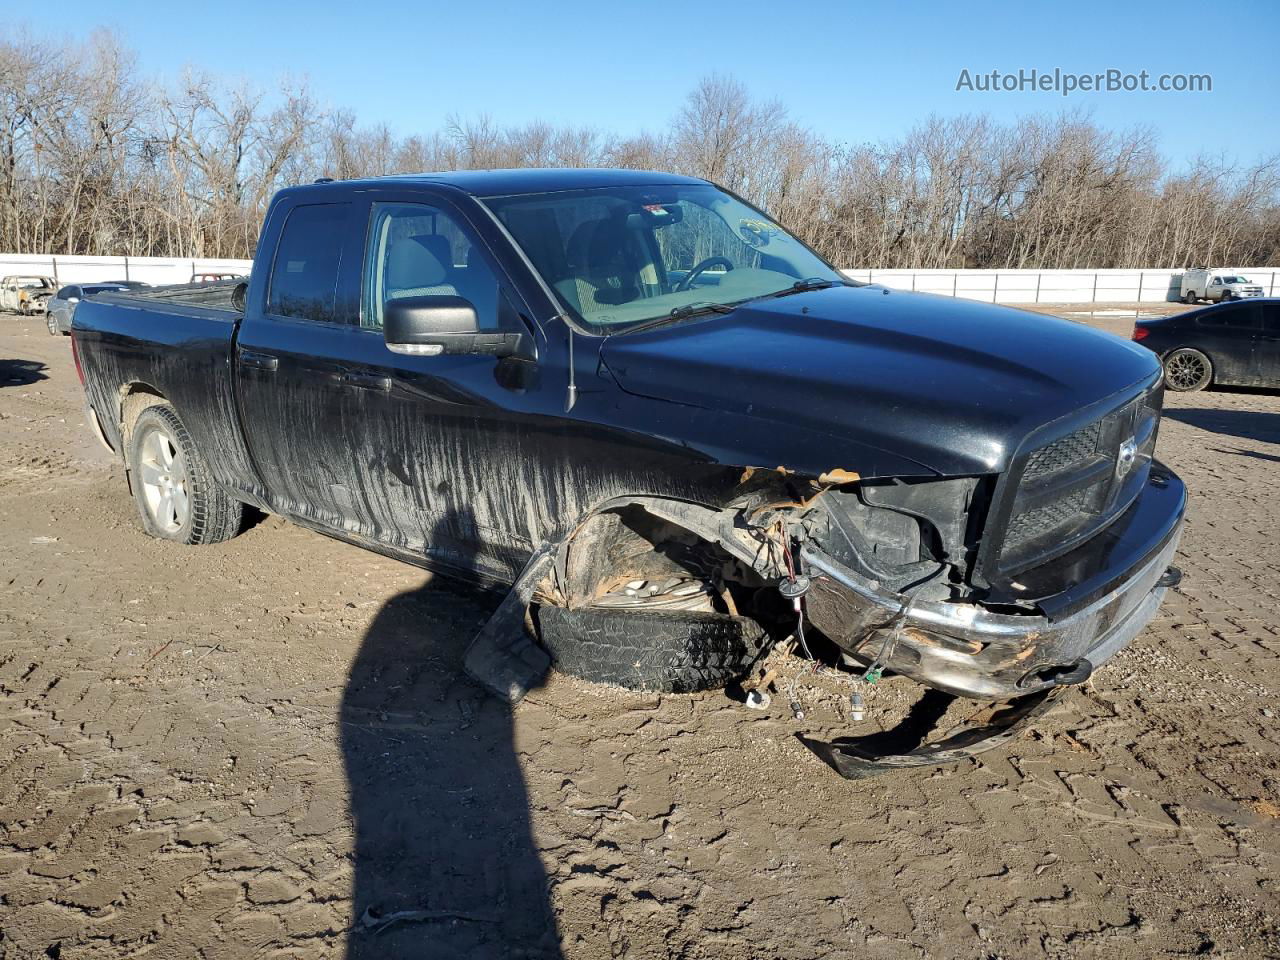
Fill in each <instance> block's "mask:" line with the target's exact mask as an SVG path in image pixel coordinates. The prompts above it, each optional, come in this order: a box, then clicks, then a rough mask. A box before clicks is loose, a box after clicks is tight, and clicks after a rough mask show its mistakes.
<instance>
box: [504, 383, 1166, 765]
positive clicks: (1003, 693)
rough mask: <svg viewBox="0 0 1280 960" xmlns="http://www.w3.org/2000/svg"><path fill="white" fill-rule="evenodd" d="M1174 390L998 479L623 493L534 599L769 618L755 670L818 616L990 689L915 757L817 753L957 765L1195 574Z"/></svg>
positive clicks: (1051, 433)
mask: <svg viewBox="0 0 1280 960" xmlns="http://www.w3.org/2000/svg"><path fill="white" fill-rule="evenodd" d="M1160 400H1161V397H1160V392H1159V388H1158V387H1156V386H1150V385H1149V386H1148V387H1147V388H1146V389H1144V390H1143V391H1142V392H1141V393H1139V394H1138V395H1136V396H1132V397H1130V398H1129V399H1127V400H1125V401H1124V402H1123V403H1120V404H1119V405H1118V406H1114V407H1113V408H1111V409H1108V410H1105V411H1104V412H1102V413H1101V415H1098V416H1093V417H1092V418H1090V419H1088V420H1087V422H1085V423H1083V424H1081V423H1078V422H1070V423H1067V424H1065V425H1063V424H1059V425H1057V426H1055V427H1054V428H1053V429H1051V430H1048V431H1044V432H1039V433H1037V434H1034V435H1033V436H1032V437H1030V438H1029V439H1028V441H1027V442H1026V443H1025V444H1024V445H1023V446H1022V447H1021V448H1020V449H1019V450H1018V451H1016V453H1015V454H1014V455H1013V456H1012V458H1011V459H1010V461H1009V466H1008V467H1007V469H1006V470H1004V471H1002V472H1001V473H999V474H996V475H975V476H966V477H950V478H947V477H943V478H920V477H908V478H894V477H862V476H860V475H859V474H858V473H857V472H856V471H855V470H853V469H851V468H848V467H844V468H832V469H830V470H827V471H824V472H821V473H818V474H816V475H805V474H803V473H798V472H792V471H790V470H788V469H786V468H785V467H779V468H776V469H758V468H747V469H745V470H744V471H743V473H742V476H741V478H740V480H739V484H738V490H737V496H736V497H735V499H734V501H733V502H732V503H730V504H727V505H726V506H724V507H721V508H719V509H716V508H711V507H708V506H705V505H699V504H694V503H687V502H682V501H678V500H671V499H664V498H661V497H639V496H638V497H627V498H621V499H619V500H616V501H613V502H611V503H609V504H606V505H604V506H603V507H602V508H601V509H599V510H598V511H596V512H594V513H593V514H592V515H591V516H590V517H588V518H587V519H586V520H585V521H584V522H582V523H581V524H580V525H579V526H578V527H577V528H576V529H575V530H574V531H573V532H572V534H571V535H570V536H568V537H566V538H565V540H564V541H563V542H562V543H561V544H559V545H558V546H557V547H556V548H555V549H551V550H548V551H547V552H546V553H545V556H543V557H542V558H541V561H540V562H541V566H540V568H539V569H538V571H537V576H536V577H534V578H533V582H532V583H531V586H530V588H529V589H528V591H527V596H526V601H527V602H530V603H532V605H533V608H534V611H535V613H534V616H533V619H534V620H535V622H536V621H537V620H538V619H539V616H540V617H541V619H542V621H543V622H547V621H548V617H549V613H548V611H550V615H553V616H554V617H556V618H558V619H557V620H556V623H558V624H560V622H561V620H563V619H564V618H570V620H569V621H568V623H569V628H570V629H573V628H574V624H575V623H576V624H577V629H578V632H579V634H581V633H582V632H583V631H584V630H587V631H588V632H589V630H599V629H602V626H601V625H602V624H604V625H605V626H606V627H607V625H608V624H609V623H618V624H620V625H619V627H618V629H619V630H622V631H626V630H636V629H639V631H640V634H641V635H643V633H644V629H643V628H645V627H646V625H647V624H649V623H651V622H653V621H654V620H655V619H657V620H660V619H661V618H662V617H666V618H668V620H670V619H671V618H675V619H679V618H680V617H685V618H686V619H687V621H688V622H689V623H693V624H700V623H710V622H712V621H713V620H714V619H715V618H719V622H721V624H722V627H723V625H724V624H732V623H738V622H742V623H756V624H759V625H760V629H759V631H758V632H757V636H756V637H755V641H754V645H748V646H745V647H743V648H742V650H741V657H742V659H741V660H740V661H739V662H738V663H737V666H738V667H739V668H741V667H742V666H743V665H744V664H746V663H748V662H752V658H753V657H756V656H759V655H762V654H763V652H765V651H767V649H768V646H769V645H770V644H771V643H774V642H779V641H781V640H783V639H785V638H787V637H789V636H790V637H795V636H796V635H797V634H798V635H799V636H800V637H801V638H802V639H803V637H804V630H805V629H806V627H807V628H808V629H809V630H810V637H811V638H813V637H815V636H821V637H825V638H826V639H827V640H829V641H830V643H831V646H830V647H826V648H825V649H827V650H829V651H831V652H832V654H833V655H834V656H835V658H836V659H837V660H838V661H839V663H837V664H833V665H836V666H840V667H842V668H844V669H846V670H849V671H851V672H853V674H854V675H855V677H861V678H862V679H863V680H870V681H872V682H874V680H876V679H878V677H879V676H880V675H881V674H882V673H886V672H890V673H894V674H898V675H901V676H905V677H908V678H910V679H912V680H915V681H917V682H919V683H920V684H922V685H924V686H925V687H928V688H932V689H935V690H938V691H942V692H943V693H945V694H950V695H953V696H956V697H962V698H969V699H973V700H976V701H982V702H983V706H982V709H980V710H979V711H977V712H976V713H975V716H974V717H972V718H971V719H970V720H969V721H967V722H966V723H964V724H962V725H961V726H960V727H957V728H955V729H953V730H950V731H946V732H943V733H941V734H940V735H938V736H935V737H934V738H932V739H931V741H930V742H928V743H926V744H924V745H923V746H920V747H918V748H917V749H915V750H912V751H910V752H908V753H905V754H891V755H886V754H883V753H880V752H876V751H872V750H869V749H867V748H865V747H864V746H863V745H862V744H861V743H860V741H859V740H858V739H856V738H854V739H843V740H837V741H835V742H831V743H820V742H815V741H810V740H805V739H804V738H801V739H802V740H804V742H805V744H806V745H807V746H808V747H809V748H810V749H812V750H813V752H814V753H816V754H817V755H818V756H819V757H821V758H822V759H823V760H824V761H826V762H827V763H828V764H830V765H831V766H832V767H833V768H834V769H835V770H836V771H838V772H839V773H840V774H841V775H842V776H844V777H847V778H860V777H865V776H871V775H875V774H879V773H884V772H887V771H891V770H897V769H902V768H906V767H911V766H920V765H933V764H939V763H948V762H954V761H957V760H959V759H961V758H963V757H967V756H971V755H973V754H976V753H978V752H981V751H983V750H987V749H990V748H992V747H997V746H1000V745H1001V744H1003V743H1005V742H1007V741H1008V740H1009V739H1010V738H1011V737H1013V736H1014V735H1016V733H1017V732H1018V731H1019V730H1020V729H1022V728H1023V727H1024V726H1025V725H1027V724H1028V723H1030V722H1031V721H1032V720H1034V719H1035V718H1036V717H1038V716H1040V715H1041V714H1042V713H1043V712H1044V710H1045V709H1047V708H1048V707H1049V706H1050V705H1051V704H1052V703H1053V700H1054V698H1055V696H1056V694H1057V693H1059V692H1060V691H1061V690H1062V689H1063V688H1065V687H1069V686H1071V685H1076V684H1080V683H1083V682H1084V681H1086V680H1087V679H1089V677H1090V676H1091V675H1092V674H1093V672H1094V671H1095V670H1096V669H1097V668H1098V667H1100V666H1101V665H1102V664H1104V663H1105V662H1106V661H1107V660H1108V659H1109V658H1110V657H1112V656H1113V655H1114V654H1115V653H1116V652H1117V651H1119V650H1120V649H1122V648H1123V647H1124V646H1125V645H1126V644H1127V643H1129V641H1130V640H1132V639H1133V638H1134V637H1135V636H1136V635H1137V634H1138V633H1139V632H1140V631H1141V630H1142V629H1143V627H1144V626H1145V625H1146V624H1147V623H1148V622H1149V621H1150V619H1151V618H1152V617H1153V616H1154V614H1155V612H1156V610H1157V608H1158V607H1159V605H1160V602H1161V600H1162V598H1163V596H1164V593H1165V591H1166V590H1167V589H1168V588H1169V587H1170V586H1172V585H1174V584H1175V583H1177V581H1178V579H1179V576H1180V575H1179V574H1178V572H1177V570H1176V568H1174V567H1173V566H1172V561H1173V559H1174V553H1175V551H1176V549H1177V544H1178V535H1179V533H1180V528H1181V520H1182V515H1183V511H1184V507H1185V501H1186V496H1185V491H1184V489H1183V486H1182V484H1181V481H1180V480H1179V479H1178V478H1177V477H1176V475H1174V474H1173V473H1172V472H1171V471H1169V470H1168V469H1167V468H1165V467H1164V466H1163V465H1162V464H1160V463H1159V462H1158V461H1155V460H1154V459H1153V456H1152V454H1153V451H1154V446H1155V439H1156V432H1157V425H1158V419H1159V409H1160ZM521 609H523V608H521ZM539 611H540V614H539ZM574 617H578V618H587V619H579V620H576V621H574V620H572V618H574ZM583 624H589V627H583ZM561 626H563V624H561ZM717 629H721V628H717ZM724 629H728V628H727V627H724ZM741 635H742V636H744V637H745V632H744V633H742V634H741ZM717 636H721V634H717ZM543 641H544V644H546V637H545V635H544V636H543ZM549 646H550V648H551V651H552V655H553V659H557V663H558V665H559V662H558V658H556V657H555V654H556V650H555V647H554V644H551V645H549ZM570 672H574V671H573V669H572V668H571V669H570ZM606 679H611V680H614V682H623V683H625V682H626V678H625V677H621V678H619V677H606ZM642 686H643V684H642ZM665 689H677V690H678V689H681V688H679V687H666V688H665Z"/></svg>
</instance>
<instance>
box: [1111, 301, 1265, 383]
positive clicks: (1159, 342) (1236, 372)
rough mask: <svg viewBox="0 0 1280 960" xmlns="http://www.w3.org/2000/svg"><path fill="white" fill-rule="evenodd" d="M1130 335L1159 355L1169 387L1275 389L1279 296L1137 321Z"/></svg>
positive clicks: (1165, 380)
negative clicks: (1212, 386)
mask: <svg viewBox="0 0 1280 960" xmlns="http://www.w3.org/2000/svg"><path fill="white" fill-rule="evenodd" d="M1133 339H1134V340H1135V341H1136V342H1137V343H1140V344H1142V346H1144V347H1146V348H1147V349H1149V350H1151V351H1153V352H1155V353H1156V354H1158V355H1159V357H1160V359H1161V360H1162V361H1163V362H1164V382H1165V385H1166V386H1167V387H1168V388H1169V389H1170V390H1178V391H1190V390H1203V389H1204V388H1205V387H1207V386H1209V385H1210V384H1217V385H1219V386H1228V385H1229V386H1246V387H1280V299H1261V300H1246V301H1244V302H1239V303H1223V304H1218V305H1215V306H1212V307H1203V308H1201V309H1199V310H1190V311H1188V312H1186V313H1179V314H1177V315H1175V316H1172V317H1152V318H1150V319H1146V320H1139V321H1138V322H1137V324H1136V325H1135V326H1134V328H1133Z"/></svg>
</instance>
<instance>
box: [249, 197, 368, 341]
mask: <svg viewBox="0 0 1280 960" xmlns="http://www.w3.org/2000/svg"><path fill="white" fill-rule="evenodd" d="M350 209H351V205H350V204H349V203H315V204H305V205H303V206H298V207H294V208H293V210H291V211H290V212H289V219H288V220H286V221H285V224H284V229H283V230H281V231H280V242H279V243H278V244H277V245H276V257H275V262H274V264H273V265H272V269H271V289H270V292H269V293H268V294H267V312H268V313H270V314H273V315H275V316H278V317H298V318H301V319H304V320H319V321H322V322H325V323H349V322H351V320H352V318H351V317H350V316H347V315H346V311H343V310H339V309H338V304H337V290H338V267H339V265H340V264H341V263H342V245H343V241H344V240H345V239H346V234H347V231H346V229H345V228H346V224H347V215H348V213H349V212H350Z"/></svg>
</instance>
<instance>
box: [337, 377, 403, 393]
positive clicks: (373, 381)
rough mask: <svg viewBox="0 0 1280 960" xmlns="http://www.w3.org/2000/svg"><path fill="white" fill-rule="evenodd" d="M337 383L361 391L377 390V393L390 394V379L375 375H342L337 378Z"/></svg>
mask: <svg viewBox="0 0 1280 960" xmlns="http://www.w3.org/2000/svg"><path fill="white" fill-rule="evenodd" d="M338 381H339V382H340V383H345V384H347V385H348V386H351V387H359V388H360V389H361V390H377V391H378V392H379V393H390V392H391V378H390V377H382V376H379V375H378V374H376V373H344V374H342V375H341V376H340V377H338Z"/></svg>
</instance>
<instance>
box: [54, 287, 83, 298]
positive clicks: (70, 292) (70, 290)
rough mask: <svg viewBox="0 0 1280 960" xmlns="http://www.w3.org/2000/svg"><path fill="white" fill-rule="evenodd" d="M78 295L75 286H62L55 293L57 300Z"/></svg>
mask: <svg viewBox="0 0 1280 960" xmlns="http://www.w3.org/2000/svg"><path fill="white" fill-rule="evenodd" d="M78 296H80V294H78V293H76V288H75V287H63V288H62V289H61V290H59V291H58V293H57V297H58V299H59V300H69V299H71V298H72V297H78Z"/></svg>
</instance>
